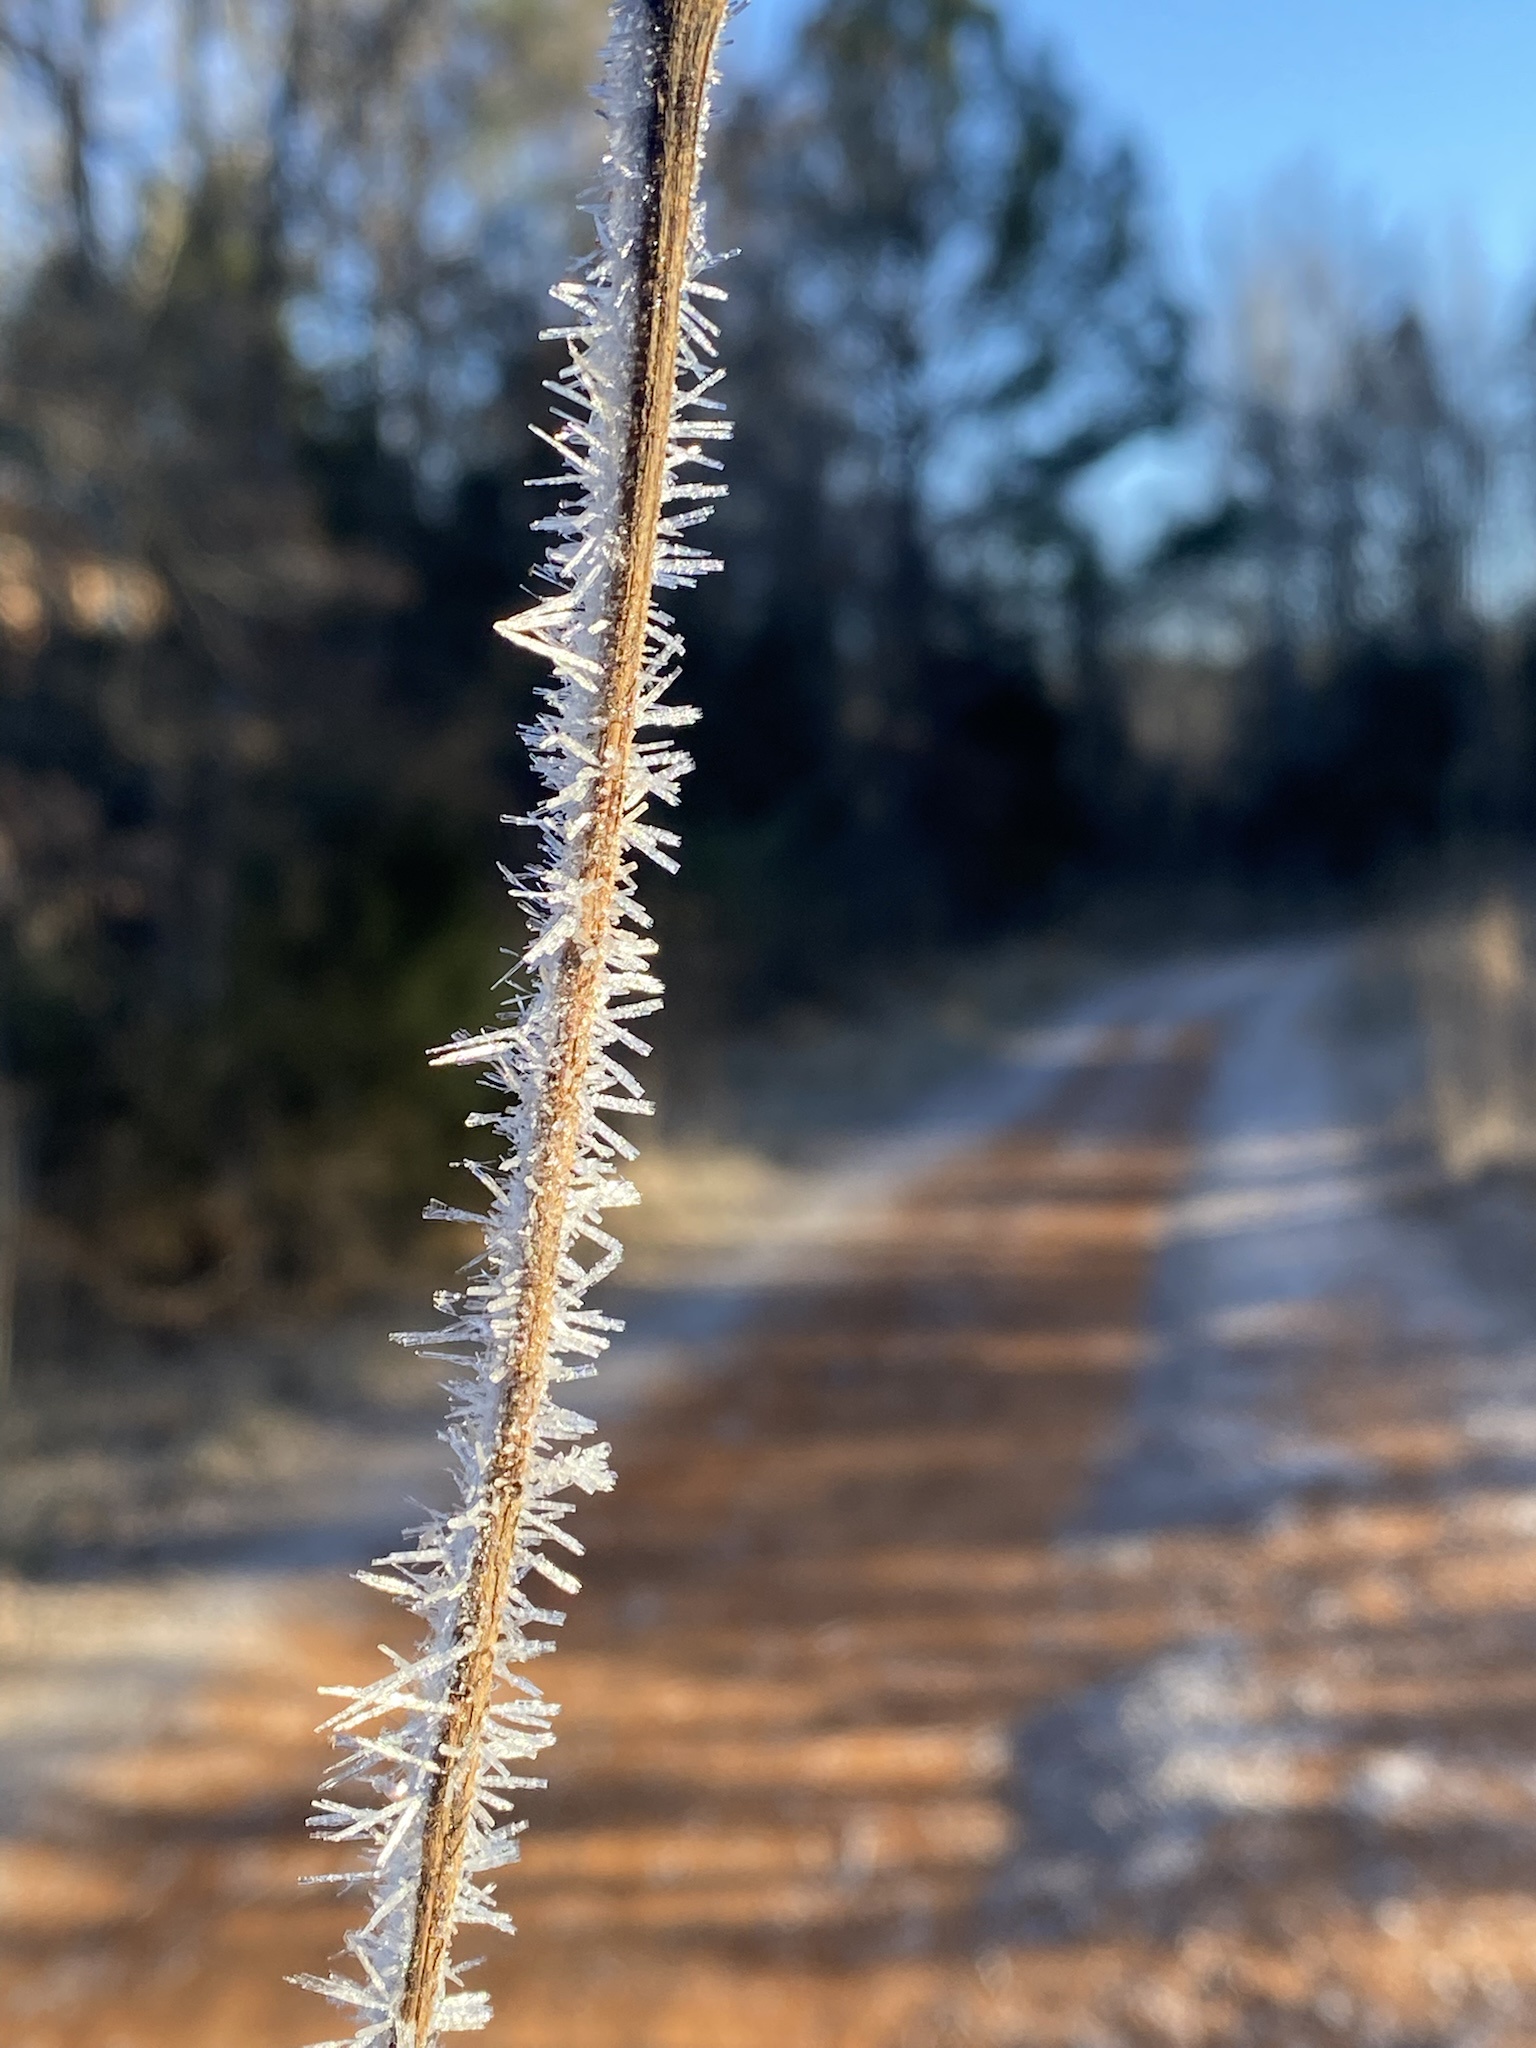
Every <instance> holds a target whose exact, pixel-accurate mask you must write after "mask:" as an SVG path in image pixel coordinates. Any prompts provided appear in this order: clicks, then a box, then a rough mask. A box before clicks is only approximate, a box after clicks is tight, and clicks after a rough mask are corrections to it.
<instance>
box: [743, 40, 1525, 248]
mask: <svg viewBox="0 0 1536 2048" xmlns="http://www.w3.org/2000/svg"><path fill="white" fill-rule="evenodd" d="M806 4H807V0H751V5H750V7H749V8H748V10H747V12H746V14H745V15H744V16H743V18H742V19H741V20H740V22H739V23H738V24H737V26H736V30H735V34H736V37H737V39H738V42H739V43H740V45H741V56H742V57H743V58H744V59H747V60H748V61H750V60H752V59H753V58H755V57H758V56H760V55H762V54H764V53H766V52H767V51H769V50H771V49H772V48H773V46H774V45H775V44H776V43H778V42H780V41H781V40H782V38H783V37H784V35H785V34H786V33H787V31H788V27H789V24H790V23H791V22H792V21H793V20H794V19H796V18H797V16H798V15H799V14H800V13H801V12H802V11H803V9H804V7H805V5H806ZM1003 4H1004V7H1005V11H1007V12H1008V13H1009V14H1010V15H1012V16H1013V17H1014V18H1016V19H1019V20H1021V21H1022V23H1023V24H1024V25H1025V26H1026V27H1027V28H1029V29H1032V30H1033V31H1034V33H1035V34H1037V35H1040V36H1043V37H1044V38H1045V39H1046V40H1048V41H1049V42H1050V43H1052V44H1053V45H1054V46H1055V47H1056V48H1057V50H1058V51H1059V53H1060V56H1061V59H1062V62H1063V68H1064V70H1065V72H1066V75H1067V77H1068V78H1069V79H1071V80H1072V81H1073V82H1074V83H1075V84H1076V85H1077V86H1078V88H1079V89H1080V91H1081V92H1082V94H1083V96H1084V98H1085V99H1086V101H1087V102H1088V104H1089V106H1090V108H1091V109H1092V110H1093V111H1094V112H1095V113H1096V115H1097V116H1098V117H1099V118H1100V119H1101V120H1106V119H1107V120H1108V122H1109V123H1110V124H1111V125H1113V126H1116V127H1120V128H1122V129H1125V130H1128V131H1129V132H1130V133H1131V134H1132V135H1133V136H1135V137H1136V138H1138V139H1139V140H1140V141H1141V142H1142V143H1143V144H1144V145H1145V147H1146V151H1147V154H1148V156H1149V158H1150V160H1151V164H1152V168H1153V171H1154V177H1155V181H1156V184H1157V187H1158V189H1159V190H1160V192H1161V194H1162V197H1163V200H1164V203H1165V208H1166V213H1167V218H1168V223H1169V226H1170V227H1171V228H1172V229H1173V231H1174V235H1175V238H1176V242H1177V244H1178V246H1179V248H1180V250H1181V253H1182V255H1183V258H1184V260H1185V261H1186V262H1188V263H1190V264H1192V265H1193V266H1194V270H1195V273H1196V274H1198V270H1199V266H1200V259H1201V252H1202V249H1203V246H1204V242H1205V237H1206V232H1207V227H1208V223H1209V221H1210V219H1211V217H1212V214H1213V212H1214V211H1216V210H1218V209H1219V208H1220V207H1222V206H1223V205H1224V204H1228V205H1229V204H1232V203H1237V204H1239V205H1241V204H1242V203H1243V202H1245V201H1247V200H1250V199H1252V198H1253V197H1254V196H1255V194H1256V193H1258V192H1259V191H1261V190H1262V189H1263V187H1264V186H1265V185H1266V184H1267V183H1268V182H1269V181H1270V179H1271V178H1272V177H1273V176H1274V175H1275V174H1276V173H1277V172H1280V171H1283V170H1284V169H1286V168H1288V167H1290V166H1293V165H1295V164H1296V163H1298V162H1299V161H1303V160H1312V161H1314V162H1317V163H1320V164H1322V165H1324V166H1326V167H1328V168H1329V169H1330V170H1331V171H1332V172H1333V174H1334V175H1335V176H1336V178H1337V179H1338V182H1339V183H1340V185H1341V186H1343V187H1344V188H1345V189H1348V190H1358V191H1363V192H1368V193H1370V194H1371V195H1373V197H1374V198H1375V200H1376V202H1377V203H1378V205H1379V206H1380V207H1381V209H1382V212H1383V214H1384V215H1385V216H1386V217H1387V218H1388V219H1392V218H1395V217H1404V216H1406V217H1407V218H1408V219H1410V220H1412V221H1413V222H1415V223H1416V224H1418V225H1419V226H1421V227H1422V228H1423V230H1424V231H1425V232H1426V233H1427V234H1429V235H1431V236H1435V235H1439V234H1442V233H1444V232H1445V231H1446V230H1450V231H1452V232H1464V231H1465V230H1467V229H1470V230H1471V231H1472V233H1473V234H1474V235H1476V236H1477V237H1478V238H1479V239H1480V240H1481V242H1482V244H1483V245H1484V247H1485V248H1486V250H1487V252H1488V255H1489V257H1490V259H1491V262H1492V264H1493V267H1494V269H1495V271H1496V273H1497V274H1498V276H1499V277H1500V278H1501V279H1502V280H1503V281H1505V282H1507V283H1510V284H1513V283H1514V282H1515V281H1516V280H1517V279H1519V278H1523V277H1524V276H1525V275H1526V274H1527V273H1529V272H1532V271H1533V270H1536V261H1533V259H1536V0H1034V4H1032V5H1030V6H1027V7H1019V6H1016V5H1013V4H1010V0H1003Z"/></svg>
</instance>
